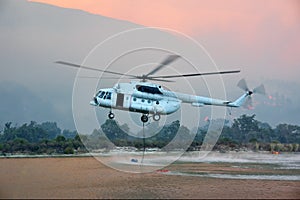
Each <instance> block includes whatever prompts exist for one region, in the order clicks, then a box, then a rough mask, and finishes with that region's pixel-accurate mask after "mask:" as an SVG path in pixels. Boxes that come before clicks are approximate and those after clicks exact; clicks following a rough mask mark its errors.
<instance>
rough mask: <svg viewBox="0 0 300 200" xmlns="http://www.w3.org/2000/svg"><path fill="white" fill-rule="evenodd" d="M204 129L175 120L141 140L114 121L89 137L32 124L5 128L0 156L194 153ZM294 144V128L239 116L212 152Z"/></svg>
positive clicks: (299, 138) (295, 147)
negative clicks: (147, 151)
mask: <svg viewBox="0 0 300 200" xmlns="http://www.w3.org/2000/svg"><path fill="white" fill-rule="evenodd" d="M209 123H210V122H207V124H206V125H205V126H203V127H198V129H195V130H189V129H188V128H187V127H185V126H182V125H180V122H179V121H178V120H177V121H174V122H172V123H171V124H168V125H165V126H164V127H162V128H160V129H159V131H158V133H155V134H153V136H151V137H147V138H145V139H143V138H141V137H134V136H132V135H128V134H127V132H128V131H129V127H128V125H127V124H123V125H119V124H118V122H117V121H115V120H106V121H105V123H104V124H102V125H101V127H99V129H95V130H94V131H93V133H92V134H89V135H87V134H82V133H77V132H76V131H70V130H66V129H65V130H61V129H60V128H59V127H58V126H57V123H56V122H43V123H41V124H38V123H36V122H34V121H31V122H30V123H25V124H23V125H21V126H17V125H12V122H7V123H5V125H4V128H3V130H2V131H1V133H0V154H2V155H10V154H34V155H35V154H47V155H56V154H80V153H86V152H90V151H93V150H97V149H105V150H111V149H114V148H115V147H134V148H136V149H137V150H143V149H144V148H158V149H162V150H167V151H168V150H174V149H178V148H185V150H188V151H194V150H199V149H200V147H201V145H202V143H203V140H204V138H205V136H206V135H207V133H208V127H209ZM209 131H211V130H209ZM210 135H213V134H210ZM299 144H300V127H299V126H297V125H291V124H278V125H277V126H276V127H274V128H272V127H271V126H270V125H269V124H268V123H264V122H260V121H258V120H256V119H255V115H242V116H240V117H239V118H236V119H234V120H233V122H232V124H231V125H228V123H225V126H224V127H223V129H222V132H221V135H220V137H219V138H218V141H217V144H216V145H215V146H214V150H218V151H220V152H226V151H241V150H247V151H248V150H251V151H278V152H298V151H299Z"/></svg>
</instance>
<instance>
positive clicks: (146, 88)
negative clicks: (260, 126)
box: [90, 82, 251, 120]
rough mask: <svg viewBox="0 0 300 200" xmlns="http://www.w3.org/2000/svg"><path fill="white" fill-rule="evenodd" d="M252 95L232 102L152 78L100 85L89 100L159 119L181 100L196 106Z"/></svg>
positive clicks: (236, 103) (225, 103)
mask: <svg viewBox="0 0 300 200" xmlns="http://www.w3.org/2000/svg"><path fill="white" fill-rule="evenodd" d="M249 95H251V94H248V93H246V94H244V95H242V96H241V97H240V98H239V99H237V100H236V101H234V102H231V101H226V100H220V99H214V98H208V97H202V96H197V95H190V94H184V93H178V92H173V91H169V90H166V89H164V88H162V87H161V86H160V85H157V84H154V83H149V82H130V83H117V84H116V85H115V86H114V87H113V88H106V89H100V90H99V91H98V93H97V94H96V95H95V96H94V99H93V101H91V102H90V104H91V105H93V106H100V107H105V108H110V109H118V110H127V111H130V112H139V113H142V114H153V116H158V118H156V119H158V120H159V119H160V117H159V116H160V115H168V114H171V113H174V112H176V111H177V110H178V109H179V108H180V106H181V103H190V104H191V105H192V106H195V107H202V106H205V105H215V106H227V107H239V106H241V104H243V102H244V101H245V99H246V97H247V96H249ZM110 114H112V112H111V113H110ZM111 118H113V116H112V117H111Z"/></svg>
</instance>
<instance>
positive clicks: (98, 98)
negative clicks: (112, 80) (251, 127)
mask: <svg viewBox="0 0 300 200" xmlns="http://www.w3.org/2000/svg"><path fill="white" fill-rule="evenodd" d="M179 57H180V56H179V55H169V56H167V57H166V59H164V60H163V61H162V62H161V63H160V64H159V65H158V66H157V67H155V68H154V69H153V70H152V71H150V72H149V73H147V74H143V75H132V74H123V73H119V72H115V71H108V70H102V69H97V68H93V67H88V66H82V65H78V64H74V63H70V62H65V61H56V62H55V63H57V64H62V65H65V66H70V67H75V68H82V69H86V70H94V71H100V72H103V73H108V74H113V75H120V76H125V77H129V78H130V79H139V80H140V81H133V80H131V81H130V82H129V83H116V84H115V85H114V86H113V87H112V88H103V89H100V90H99V91H98V92H97V93H96V94H95V96H94V97H93V99H92V101H90V105H92V106H97V107H104V108H109V109H110V111H109V113H108V118H109V119H114V118H115V114H114V113H113V111H112V109H117V110H124V111H129V112H137V113H141V114H142V116H141V121H142V122H143V123H146V122H148V120H149V117H152V118H153V120H154V121H159V120H160V118H161V115H169V114H172V113H174V112H176V111H177V110H178V109H179V108H180V106H181V104H182V103H188V104H191V106H194V107H203V106H206V105H213V106H225V107H235V108H236V107H241V106H242V105H243V104H244V103H245V101H246V100H247V99H250V98H251V95H252V94H253V93H259V94H265V88H264V85H260V86H258V87H256V88H255V89H253V90H249V88H248V86H247V84H246V81H245V79H241V80H240V81H239V82H238V84H237V85H238V87H240V88H241V89H243V90H244V91H245V93H244V94H243V95H242V96H240V97H239V98H238V99H236V100H235V101H227V100H221V99H214V98H209V97H204V96H196V95H190V94H185V93H179V92H173V91H170V90H167V89H165V88H164V87H162V86H161V85H160V84H156V83H153V82H148V80H149V81H160V82H174V81H172V80H169V79H172V78H182V77H194V76H206V75H215V74H232V73H239V72H240V70H229V71H218V72H206V73H190V74H181V75H163V76H154V74H155V73H156V72H158V71H159V70H161V69H162V68H164V67H165V66H167V65H168V64H170V63H172V62H174V61H175V60H176V59H178V58H179ZM249 102H251V99H250V101H249Z"/></svg>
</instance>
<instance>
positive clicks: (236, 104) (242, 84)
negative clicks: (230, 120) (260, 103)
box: [228, 79, 266, 107]
mask: <svg viewBox="0 0 300 200" xmlns="http://www.w3.org/2000/svg"><path fill="white" fill-rule="evenodd" d="M237 86H238V87H239V88H241V89H242V90H244V91H245V92H246V93H245V94H243V95H242V96H241V97H240V98H238V99H237V100H235V101H234V102H230V103H228V106H229V107H240V106H242V105H243V104H244V103H245V101H246V100H247V99H249V103H250V106H251V107H252V105H251V104H252V100H251V95H252V94H253V93H258V94H262V95H265V94H266V91H265V87H264V85H262V84H261V85H260V86H258V87H256V88H254V89H253V90H252V91H251V90H249V89H248V86H247V83H246V81H245V79H242V80H240V81H239V82H238V84H237Z"/></svg>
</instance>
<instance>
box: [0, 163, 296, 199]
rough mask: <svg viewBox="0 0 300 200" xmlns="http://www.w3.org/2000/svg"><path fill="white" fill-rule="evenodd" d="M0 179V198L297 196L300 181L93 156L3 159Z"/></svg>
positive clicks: (210, 166) (207, 166)
mask: <svg viewBox="0 0 300 200" xmlns="http://www.w3.org/2000/svg"><path fill="white" fill-rule="evenodd" d="M166 169H168V170H179V169H183V170H192V171H195V170H198V171H199V170H200V171H211V170H213V171H216V170H217V171H222V170H224V171H226V170H229V168H228V166H226V164H224V166H222V164H221V165H220V164H208V163H179V164H172V165H171V166H169V167H167V168H166ZM242 170H244V169H242ZM252 170H253V169H252ZM0 177H1V179H0V180H1V185H0V197H1V198H189V199H190V198H197V199H199V198H239V199H241V198H271V199H274V198H280V199H282V198H286V199H291V198H293V199H299V198H300V181H274V180H233V179H219V178H207V177H194V176H176V175H166V174H164V173H157V172H152V173H147V174H133V173H124V172H119V171H116V170H114V169H111V168H109V167H106V166H105V165H103V164H101V163H100V162H99V161H97V160H96V159H95V158H93V157H73V158H9V159H8V158H1V159H0Z"/></svg>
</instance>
